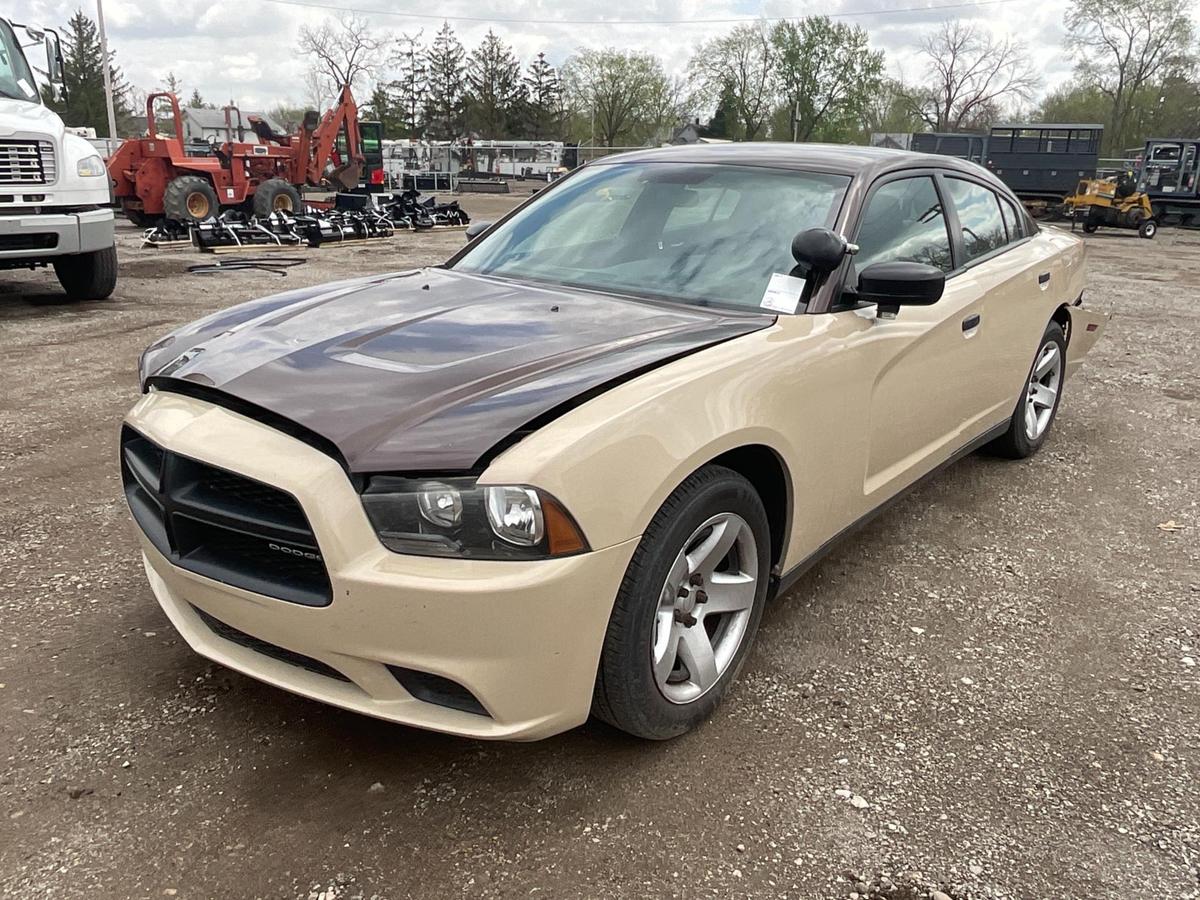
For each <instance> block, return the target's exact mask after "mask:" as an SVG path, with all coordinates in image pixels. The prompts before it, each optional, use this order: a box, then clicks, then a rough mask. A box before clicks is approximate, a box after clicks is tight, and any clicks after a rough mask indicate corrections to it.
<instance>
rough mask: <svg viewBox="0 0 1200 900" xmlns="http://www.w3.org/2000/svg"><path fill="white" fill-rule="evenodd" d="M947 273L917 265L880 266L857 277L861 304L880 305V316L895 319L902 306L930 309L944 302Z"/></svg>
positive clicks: (906, 263)
mask: <svg viewBox="0 0 1200 900" xmlns="http://www.w3.org/2000/svg"><path fill="white" fill-rule="evenodd" d="M945 289H946V273H945V272H943V271H942V270H941V269H938V268H935V267H934V266H927V265H925V263H916V262H879V263H874V264H873V265H869V266H867V267H866V268H865V269H863V270H862V271H861V272H859V273H858V290H857V292H856V296H857V297H858V299H859V300H865V301H867V302H868V303H877V304H879V314H880V315H881V316H885V317H888V316H894V315H895V314H896V313H897V311H898V310H899V309H900V307H901V306H929V305H931V304H934V303H937V302H938V300H940V299H941V298H942V292H943V291H944V290H945Z"/></svg>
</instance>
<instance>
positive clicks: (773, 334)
mask: <svg viewBox="0 0 1200 900" xmlns="http://www.w3.org/2000/svg"><path fill="white" fill-rule="evenodd" d="M800 318H801V317H796V318H794V319H791V320H790V321H793V322H795V321H798V320H799V319H800ZM785 346H786V342H785V341H784V340H782V339H781V334H780V329H779V327H778V326H774V327H772V328H768V329H766V330H764V331H760V332H756V333H754V334H750V335H746V336H744V337H741V338H736V339H734V340H731V341H727V342H725V343H723V344H720V345H717V346H715V347H710V348H708V349H705V350H702V351H700V352H698V353H694V354H692V355H690V356H688V357H685V358H683V359H680V360H676V361H675V362H673V363H670V364H669V365H666V366H663V367H662V368H660V369H657V370H655V371H653V372H650V373H647V374H646V375H643V376H641V377H639V378H636V379H633V380H632V381H629V382H626V383H624V384H621V385H619V386H617V387H615V388H613V389H612V390H610V391H608V392H607V393H605V394H603V395H601V396H599V397H596V398H594V399H592V400H590V401H588V402H587V403H585V404H583V405H582V406H580V407H578V408H576V409H573V410H571V411H570V412H568V413H566V414H565V415H563V416H561V417H560V418H558V419H556V420H555V421H553V422H551V423H550V424H548V425H546V426H545V427H543V428H542V429H540V430H539V431H537V432H535V433H534V434H532V435H530V436H529V437H527V438H525V439H524V440H523V441H521V442H520V443H518V444H516V445H515V446H513V447H511V448H509V449H508V450H506V451H505V452H504V453H502V454H501V455H500V456H498V457H497V458H496V459H495V460H494V461H493V462H492V464H491V465H490V466H489V467H488V469H487V470H486V471H485V472H484V473H483V475H482V477H481V478H480V481H481V482H483V483H493V484H500V483H510V484H512V483H517V484H533V485H536V486H538V487H541V488H544V489H545V490H547V491H549V492H550V493H552V494H554V496H556V497H557V498H558V499H559V500H560V501H562V502H563V503H564V504H565V505H566V507H567V509H569V510H570V511H571V513H572V515H574V516H575V518H576V520H577V521H578V522H579V524H580V526H581V528H582V529H583V531H584V534H585V536H586V537H587V539H588V542H589V543H590V544H591V546H592V547H594V548H597V549H599V548H602V547H607V546H611V545H614V544H619V543H621V542H623V541H626V540H629V539H630V538H635V537H638V536H639V535H641V533H642V532H643V531H644V530H645V528H646V526H647V525H648V524H649V522H650V520H651V519H652V518H653V516H654V514H655V513H656V512H657V511H658V509H659V507H660V506H662V504H663V502H664V501H665V500H666V499H667V497H668V496H669V495H670V494H671V492H672V491H673V490H674V489H675V488H676V487H677V486H678V485H679V484H680V483H681V482H683V481H684V479H686V478H687V477H688V475H690V474H691V473H692V472H694V471H696V470H697V469H699V468H700V467H702V466H703V465H704V464H705V463H707V462H710V461H711V460H713V459H714V458H716V457H718V456H721V455H722V454H724V453H726V452H728V451H730V450H735V449H737V448H739V447H745V446H749V445H761V446H765V447H767V448H768V449H770V450H771V451H773V452H774V453H775V454H776V455H777V456H778V458H779V460H780V461H781V463H782V464H783V466H784V469H785V473H786V474H787V475H788V477H789V479H791V476H792V473H794V472H795V471H796V469H797V461H798V460H799V459H801V458H802V456H801V453H800V450H799V448H797V447H796V446H794V444H793V442H792V440H790V439H789V438H788V436H787V434H785V433H784V432H783V431H782V430H780V429H779V428H777V427H775V425H774V424H773V423H774V422H779V421H787V418H786V417H784V418H782V419H781V418H780V414H779V404H781V403H782V402H783V398H782V392H781V391H780V390H779V388H778V386H774V387H772V386H771V384H770V383H769V382H770V381H771V380H778V378H779V376H780V372H779V369H778V366H777V362H778V361H777V360H776V359H775V357H776V356H777V355H778V354H781V353H782V352H784V350H785Z"/></svg>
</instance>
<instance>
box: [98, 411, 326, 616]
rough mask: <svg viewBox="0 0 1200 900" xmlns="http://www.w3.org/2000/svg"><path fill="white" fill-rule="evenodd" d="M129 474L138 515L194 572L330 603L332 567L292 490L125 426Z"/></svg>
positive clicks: (172, 556)
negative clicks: (207, 460) (212, 462)
mask: <svg viewBox="0 0 1200 900" xmlns="http://www.w3.org/2000/svg"><path fill="white" fill-rule="evenodd" d="M121 478H122V481H123V482H124V485H125V498H126V499H127V500H128V501H129V508H130V510H131V511H132V512H133V517H134V519H135V520H136V521H137V523H138V525H139V526H140V527H141V529H142V531H144V532H145V533H146V537H147V538H149V539H150V542H151V543H152V544H153V545H154V546H155V547H156V548H157V549H158V551H159V552H160V553H162V554H163V556H165V557H167V559H169V560H170V561H171V562H172V563H174V564H175V565H177V566H179V567H180V568H182V569H187V570H188V571H189V572H195V573H196V574H198V575H204V576H206V577H208V578H212V579H215V580H216V581H220V582H223V583H225V584H230V585H233V586H234V587H239V588H243V589H245V590H248V591H254V592H255V593H257V594H265V595H266V596H268V597H276V598H278V599H280V600H287V601H290V602H292V603H300V604H303V605H305V606H328V605H329V603H330V602H331V601H332V599H333V593H332V590H331V588H330V584H329V574H328V572H327V571H326V569H325V563H324V561H323V560H322V559H321V551H320V548H319V547H318V546H317V539H316V536H315V535H314V534H313V531H312V527H311V526H310V525H309V523H308V518H307V517H306V516H305V515H304V510H303V509H301V508H300V504H299V503H298V502H297V501H296V498H295V497H293V496H292V495H291V494H289V493H287V492H285V491H281V490H279V489H278V488H274V487H271V486H270V485H267V484H263V483H262V482H261V481H255V480H254V479H252V478H246V477H245V476H243V475H238V474H236V473H234V472H230V471H227V470H225V469H219V468H217V467H216V466H210V465H208V464H207V463H202V462H200V461H198V460H194V459H191V458H189V457H186V456H181V455H179V454H177V453H172V452H170V451H168V450H164V449H163V448H162V447H159V446H158V445H157V444H155V443H154V442H152V441H151V440H149V439H148V438H146V437H144V436H142V435H141V434H139V433H138V432H136V431H134V430H133V429H132V428H130V427H129V426H125V427H124V428H123V429H122V431H121Z"/></svg>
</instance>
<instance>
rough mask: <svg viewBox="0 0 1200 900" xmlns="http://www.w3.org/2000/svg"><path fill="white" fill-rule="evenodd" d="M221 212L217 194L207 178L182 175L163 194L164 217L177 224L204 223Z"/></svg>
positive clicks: (173, 180) (174, 179)
mask: <svg viewBox="0 0 1200 900" xmlns="http://www.w3.org/2000/svg"><path fill="white" fill-rule="evenodd" d="M220 212H221V204H220V201H218V200H217V192H216V191H215V190H213V186H212V184H211V183H210V182H209V180H208V179H207V178H201V177H200V176H199V175H180V176H179V177H178V178H173V179H171V182H170V183H169V184H168V185H167V189H166V190H165V191H164V192H163V215H165V216H166V217H167V218H168V219H173V220H174V221H176V222H183V223H185V224H191V223H193V222H203V221H204V220H205V219H209V218H212V217H213V216H215V215H218V214H219V213H220Z"/></svg>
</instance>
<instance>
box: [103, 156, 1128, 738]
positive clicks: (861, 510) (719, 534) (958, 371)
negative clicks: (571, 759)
mask: <svg viewBox="0 0 1200 900" xmlns="http://www.w3.org/2000/svg"><path fill="white" fill-rule="evenodd" d="M475 232H476V233H472V234H471V235H470V238H471V239H470V241H469V243H467V244H466V246H465V247H464V249H463V250H462V251H461V252H459V253H457V254H456V255H455V256H453V257H452V258H451V259H450V260H448V261H447V262H446V263H445V264H443V265H441V266H436V267H432V268H428V269H421V270H417V271H409V272H399V273H395V274H389V275H373V276H369V277H365V278H358V279H355V280H352V281H344V282H339V283H336V284H329V285H324V286H321V287H316V288H306V289H303V290H299V291H292V292H290V293H285V294H280V295H278V296H274V297H268V298H266V299H262V300H257V301H254V302H251V303H247V304H244V305H241V306H237V307H234V308H232V309H228V310H224V311H222V312H219V313H216V314H215V315H212V316H209V317H208V318H205V319H202V320H200V321H198V322H196V323H194V324H191V325H188V326H185V327H183V328H180V329H179V330H177V331H175V332H174V333H172V334H170V335H168V336H167V337H165V338H163V339H162V340H159V341H157V342H156V343H155V344H153V345H152V346H151V347H150V348H148V349H147V351H146V352H145V353H144V354H143V356H142V359H141V362H140V377H141V381H142V386H143V389H144V396H143V397H142V399H141V400H140V401H139V402H138V404H137V405H136V406H135V407H134V408H133V410H132V411H131V412H130V413H129V416H128V418H127V420H126V422H125V425H124V428H123V430H122V434H121V454H120V455H121V467H122V473H123V477H124V485H125V493H126V496H127V498H128V501H129V505H130V508H131V510H132V512H133V517H134V519H135V520H136V521H137V524H138V526H139V528H140V532H141V547H142V553H143V555H144V559H145V567H146V573H147V575H148V577H149V580H150V585H151V587H152V588H153V591H154V594H155V596H156V597H157V598H158V601H159V603H160V604H161V605H162V607H163V609H164V610H165V612H166V614H167V616H168V617H169V618H170V619H171V622H172V623H173V624H174V626H175V627H176V628H177V629H178V630H179V632H180V633H181V634H182V635H183V637H184V638H185V639H186V640H187V641H188V643H189V644H190V645H191V646H192V647H193V648H194V649H195V650H196V651H197V652H199V653H202V654H204V655H205V656H207V657H209V658H210V659H213V660H216V661H217V662H220V663H222V664H224V665H226V666H229V667H231V668H233V669H237V670H238V671H241V672H244V673H246V674H248V675H251V676H254V677H255V678H259V679H262V680H263V681H266V682H269V683H271V684H273V685H277V686H279V687H282V688H286V689H287V690H289V691H294V692H296V693H298V694H302V695H304V696H306V697H311V698H314V699H317V700H322V701H324V702H327V703H332V704H335V705H337V706H341V707H345V708H347V709H352V710H358V711H360V712H363V713H367V714H369V715H373V716H378V717H380V718H383V719H388V720H391V721H395V722H403V723H406V724H409V725H417V726H420V727H423V728H431V729H436V730H439V731H445V732H451V733H454V734H460V735H470V736H473V737H480V738H512V739H534V738H542V737H546V736H547V735H551V734H554V733H556V732H560V731H563V730H564V729H568V728H571V727H573V726H575V725H578V724H580V723H582V722H584V721H585V720H586V719H587V718H588V716H589V714H594V715H595V716H597V717H599V718H601V719H603V720H605V721H607V722H610V723H612V724H613V725H615V726H617V727H618V728H621V729H624V730H625V731H628V732H631V733H632V734H635V735H640V736H642V737H646V738H658V739H661V738H669V737H672V736H674V735H678V734H681V733H682V732H684V731H687V730H688V729H689V728H691V727H692V726H694V725H696V724H697V723H699V722H700V721H702V720H703V719H704V718H706V717H707V716H709V715H710V714H711V713H712V712H713V710H714V708H715V707H716V706H717V704H718V703H719V702H720V700H721V696H722V695H723V694H724V693H725V691H726V690H727V689H728V687H729V685H730V683H731V682H732V681H733V679H734V678H735V677H736V676H737V673H738V670H739V669H740V668H741V667H742V665H743V663H744V662H745V660H746V657H747V655H748V654H749V652H750V648H751V645H752V644H753V641H754V636H755V632H756V630H757V628H758V624H759V619H760V617H761V616H762V612H763V607H764V605H765V604H766V603H768V602H770V600H771V598H772V597H774V596H776V595H778V594H781V593H782V592H783V591H785V590H786V589H787V588H788V586H789V585H790V584H791V583H792V582H793V581H794V579H795V578H796V577H797V576H798V575H799V573H801V572H802V571H803V570H804V568H805V567H806V566H807V565H809V564H811V563H812V562H813V561H814V560H815V559H817V558H818V557H819V556H820V554H821V553H822V551H823V550H825V549H826V548H827V547H829V546H830V545H831V544H832V542H834V541H835V540H836V539H838V538H839V537H841V536H843V535H844V534H846V533H847V532H848V531H850V530H851V529H852V528H853V527H854V526H855V525H857V524H860V523H862V522H863V521H865V520H866V519H867V518H868V517H869V516H870V515H871V514H872V513H873V512H875V511H877V510H879V509H880V508H881V507H883V506H884V505H885V504H886V503H887V502H888V501H889V500H891V499H893V498H894V497H896V496H897V495H898V494H900V493H901V492H902V491H904V490H905V489H906V488H909V487H911V486H912V485H913V484H914V483H916V482H917V481H918V480H920V479H921V478H922V477H924V476H926V475H928V474H930V473H932V472H934V471H935V470H936V469H938V468H939V467H940V466H942V465H944V464H946V463H949V462H951V461H953V460H954V459H956V458H957V457H959V456H961V455H963V454H964V453H967V452H969V451H971V450H973V449H976V448H981V447H985V448H986V449H987V450H989V451H991V452H994V453H997V454H1000V455H1002V456H1007V457H1011V458H1014V459H1017V458H1021V457H1026V456H1029V455H1030V454H1032V453H1035V452H1036V451H1037V450H1038V448H1039V447H1040V446H1041V445H1042V444H1043V442H1045V440H1046V438H1047V435H1048V434H1049V432H1050V430H1051V428H1052V426H1053V422H1054V416H1055V413H1056V412H1057V411H1058V408H1059V403H1060V401H1061V399H1062V394H1063V390H1064V386H1065V383H1066V380H1067V377H1068V376H1069V375H1070V374H1071V373H1072V371H1073V370H1074V369H1075V368H1077V367H1078V366H1079V364H1080V362H1081V360H1082V358H1083V357H1084V355H1085V354H1086V353H1087V352H1088V350H1089V349H1090V348H1091V347H1092V345H1093V344H1094V343H1095V342H1096V340H1097V338H1098V337H1099V336H1100V333H1101V329H1102V326H1103V325H1104V322H1105V317H1104V316H1101V315H1098V314H1097V313H1094V312H1090V311H1088V310H1086V309H1084V308H1083V307H1082V306H1081V303H1082V298H1083V290H1084V281H1085V275H1084V248H1083V244H1082V243H1081V242H1080V241H1079V240H1078V239H1076V238H1075V237H1073V236H1072V235H1070V234H1067V233H1065V232H1063V231H1059V230H1055V229H1042V228H1039V227H1038V225H1037V224H1036V223H1034V222H1033V221H1032V220H1031V219H1030V218H1029V217H1028V216H1027V215H1026V213H1025V211H1024V209H1023V208H1022V206H1021V204H1020V203H1019V202H1017V200H1016V198H1015V197H1014V196H1013V195H1012V194H1011V192H1010V191H1009V190H1008V189H1007V188H1006V187H1005V186H1004V185H1003V184H1001V183H1000V182H999V181H997V180H996V179H995V178H993V177H992V176H991V175H989V174H988V173H987V172H986V171H984V170H983V169H981V168H979V167H977V166H975V165H972V164H970V163H966V162H960V161H958V160H955V159H949V158H944V157H931V156H921V155H916V154H909V153H901V152H897V151H889V150H881V149H871V148H861V147H835V146H821V145H792V144H727V145H719V146H716V145H714V146H703V147H688V148H684V147H677V148H667V149H661V150H649V151H644V152H636V153H632V154H626V155H622V156H613V157H610V158H607V159H603V160H599V161H597V162H594V163H592V164H590V165H587V166H585V167H583V168H582V169H580V170H578V171H576V172H575V173H573V174H571V175H569V176H568V177H566V178H564V179H562V180H561V181H559V182H557V183H556V184H554V185H553V186H551V187H549V188H547V189H546V190H544V191H542V192H541V193H539V194H537V195H536V196H534V197H533V198H532V199H530V200H529V201H528V202H526V203H524V204H523V205H521V206H520V207H518V208H517V209H516V210H514V211H513V212H511V213H510V214H509V215H507V216H506V217H505V218H503V219H501V220H500V221H498V222H496V223H494V224H489V225H487V226H486V227H485V228H482V229H479V228H476V229H475Z"/></svg>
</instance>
